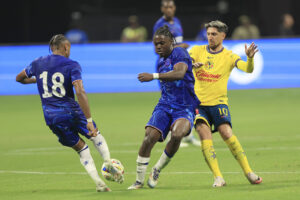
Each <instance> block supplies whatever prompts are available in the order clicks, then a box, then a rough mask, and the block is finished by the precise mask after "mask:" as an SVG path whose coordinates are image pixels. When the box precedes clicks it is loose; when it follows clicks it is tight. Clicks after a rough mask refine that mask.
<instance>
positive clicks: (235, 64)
mask: <svg viewBox="0 0 300 200" xmlns="http://www.w3.org/2000/svg"><path fill="white" fill-rule="evenodd" d="M240 60H242V59H240V58H239V59H237V60H236V61H235V63H234V66H236V67H237V63H238V62H239V61H240Z"/></svg>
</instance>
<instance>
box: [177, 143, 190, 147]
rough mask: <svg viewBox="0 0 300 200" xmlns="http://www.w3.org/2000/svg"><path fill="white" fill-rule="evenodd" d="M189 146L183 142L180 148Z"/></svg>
mask: <svg viewBox="0 0 300 200" xmlns="http://www.w3.org/2000/svg"><path fill="white" fill-rule="evenodd" d="M188 146H189V144H188V143H186V142H181V143H180V146H179V147H180V148H182V147H188Z"/></svg>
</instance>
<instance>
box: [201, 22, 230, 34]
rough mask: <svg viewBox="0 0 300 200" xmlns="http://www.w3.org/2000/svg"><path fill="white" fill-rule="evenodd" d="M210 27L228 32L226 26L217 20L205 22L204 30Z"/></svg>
mask: <svg viewBox="0 0 300 200" xmlns="http://www.w3.org/2000/svg"><path fill="white" fill-rule="evenodd" d="M210 27H213V28H216V29H218V31H219V32H224V33H227V32H228V26H227V25H226V24H225V23H223V22H221V21H219V20H216V21H211V22H209V23H207V24H205V28H206V30H207V29H208V28H210Z"/></svg>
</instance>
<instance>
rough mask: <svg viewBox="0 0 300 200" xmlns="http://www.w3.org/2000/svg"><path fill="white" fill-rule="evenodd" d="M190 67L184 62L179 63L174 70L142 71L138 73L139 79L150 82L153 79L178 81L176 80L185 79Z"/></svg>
mask: <svg viewBox="0 0 300 200" xmlns="http://www.w3.org/2000/svg"><path fill="white" fill-rule="evenodd" d="M187 69H188V66H187V65H186V64H185V63H183V62H180V63H177V64H176V65H175V66H174V68H173V70H172V71H169V72H167V73H154V74H150V73H140V74H139V75H138V79H139V81H140V82H149V81H152V80H153V79H159V80H162V81H176V80H181V79H183V77H184V75H185V73H186V70H187Z"/></svg>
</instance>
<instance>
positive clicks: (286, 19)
mask: <svg viewBox="0 0 300 200" xmlns="http://www.w3.org/2000/svg"><path fill="white" fill-rule="evenodd" d="M294 23H295V22H294V18H293V16H292V15H291V14H288V13H286V14H284V15H282V22H281V24H280V26H279V34H280V35H281V36H293V35H295V32H294V30H293V26H294Z"/></svg>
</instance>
